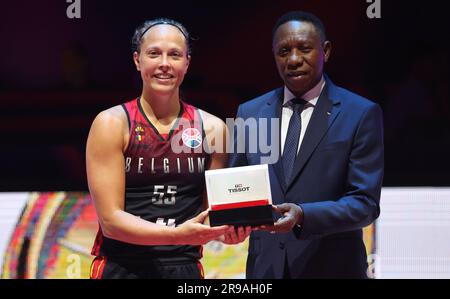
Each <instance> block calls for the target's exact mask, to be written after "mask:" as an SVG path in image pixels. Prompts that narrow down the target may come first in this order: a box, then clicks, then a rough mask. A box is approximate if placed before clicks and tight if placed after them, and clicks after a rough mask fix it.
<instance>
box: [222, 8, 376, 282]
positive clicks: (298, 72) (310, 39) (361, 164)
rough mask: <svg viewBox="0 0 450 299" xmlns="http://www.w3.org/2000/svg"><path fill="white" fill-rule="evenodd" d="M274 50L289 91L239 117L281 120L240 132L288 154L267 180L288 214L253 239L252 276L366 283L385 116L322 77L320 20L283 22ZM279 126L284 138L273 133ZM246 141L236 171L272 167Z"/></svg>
mask: <svg viewBox="0 0 450 299" xmlns="http://www.w3.org/2000/svg"><path fill="white" fill-rule="evenodd" d="M273 53H274V57H275V61H276V65H277V68H278V72H279V74H280V76H281V78H282V79H283V81H284V87H281V88H278V89H275V90H273V91H270V92H268V93H266V94H264V95H262V96H260V97H258V98H256V99H253V100H251V101H249V102H246V103H244V104H242V105H240V106H239V109H238V113H237V118H242V119H244V120H248V119H251V118H255V119H256V120H261V119H275V120H276V121H275V122H270V121H268V122H267V123H268V124H269V128H263V127H262V125H261V124H263V122H258V121H256V122H253V123H254V125H249V126H247V127H246V128H245V130H241V129H239V128H237V127H235V132H234V134H235V135H234V136H235V137H236V136H238V135H240V134H241V135H242V133H243V132H244V131H245V132H246V134H247V136H249V135H250V136H263V135H264V134H267V138H269V140H272V143H274V144H279V148H278V147H276V148H275V149H273V148H272V151H273V150H277V149H278V150H279V154H280V155H279V158H278V159H276V160H275V161H272V164H270V166H269V175H270V182H271V191H272V200H273V204H274V205H275V207H274V210H275V211H276V212H278V213H277V215H281V217H280V218H279V219H278V220H277V221H276V223H275V224H274V226H271V227H267V226H266V227H261V229H260V230H258V231H254V232H252V234H251V236H250V246H249V254H248V259H247V278H366V277H367V274H366V270H367V256H366V251H365V246H364V243H363V239H362V228H363V227H365V226H367V225H369V224H371V223H372V222H373V221H374V220H375V219H376V218H377V217H378V215H379V213H380V208H379V200H380V192H381V185H382V179H383V167H384V153H383V151H384V150H383V124H382V111H381V109H380V107H379V106H378V105H377V104H375V103H373V102H371V101H369V100H367V99H365V98H363V97H361V96H359V95H356V94H354V93H352V92H350V91H348V90H345V89H343V88H340V87H338V86H336V85H334V84H333V83H332V82H331V80H330V79H329V78H328V77H327V76H326V75H324V74H323V66H324V64H325V63H326V62H327V61H328V60H329V57H330V53H331V43H330V41H328V40H327V39H326V35H325V30H324V27H323V24H322V22H321V21H320V20H319V19H318V18H317V17H315V16H314V15H312V14H309V13H306V12H298V11H297V12H290V13H288V14H286V15H284V16H282V17H281V18H280V19H279V20H278V22H277V23H276V25H275V27H274V30H273ZM277 121H278V122H277ZM249 123H250V122H249ZM274 123H275V124H279V127H280V130H279V134H274V133H273V130H271V127H270V126H273V125H274ZM253 134H256V135H253ZM275 135H279V136H275ZM238 139H239V138H235V152H234V153H233V154H232V155H231V158H230V167H236V166H245V165H254V164H260V163H264V162H261V161H262V158H264V157H265V155H264V154H263V153H262V151H260V150H258V151H256V152H252V151H251V150H249V142H248V140H245V144H244V145H238V144H237V143H238V141H237V140H238ZM239 147H241V148H245V150H244V151H238V148H239ZM250 147H251V146H250ZM270 154H271V155H272V156H275V157H276V156H277V155H276V154H275V155H273V153H270ZM266 156H267V155H266Z"/></svg>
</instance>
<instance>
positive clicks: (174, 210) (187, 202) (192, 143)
mask: <svg viewBox="0 0 450 299" xmlns="http://www.w3.org/2000/svg"><path fill="white" fill-rule="evenodd" d="M180 106H181V108H180V113H179V116H178V118H177V120H176V123H175V124H174V126H173V128H172V130H171V131H170V133H169V134H167V135H161V134H159V132H158V131H157V129H156V128H155V127H154V126H153V125H152V123H151V122H150V121H149V119H148V118H147V117H146V115H145V113H144V111H143V109H142V106H141V103H140V99H139V98H138V99H135V100H133V101H130V102H127V103H125V104H123V105H122V107H123V109H124V110H125V112H126V113H127V117H128V121H129V128H130V140H129V144H128V148H127V149H126V151H125V153H124V156H125V173H126V183H125V188H126V190H125V211H126V212H128V213H130V214H133V215H135V216H138V217H141V218H142V219H145V220H147V221H150V222H153V223H156V224H159V225H166V226H177V225H180V224H182V223H183V222H185V221H186V220H188V219H190V218H192V217H194V216H196V215H198V214H199V213H200V212H201V211H202V200H203V191H204V186H205V178H204V171H205V168H206V167H207V166H208V164H209V160H210V155H209V154H208V153H207V151H206V150H205V149H206V148H207V146H206V145H205V143H206V138H205V133H204V130H203V126H202V121H201V116H200V113H199V110H198V109H196V108H195V107H193V106H191V105H189V104H186V103H184V102H180ZM92 254H93V255H96V256H111V257H113V256H116V257H129V258H137V259H140V258H144V259H177V258H181V259H183V258H188V259H200V258H201V246H188V245H185V246H175V245H167V246H146V245H135V244H129V243H125V242H121V241H118V240H113V239H110V238H107V237H105V236H103V234H102V231H101V228H99V231H98V233H97V237H96V240H95V244H94V247H93V249H92Z"/></svg>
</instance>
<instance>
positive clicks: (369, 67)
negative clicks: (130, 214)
mask: <svg viewBox="0 0 450 299" xmlns="http://www.w3.org/2000/svg"><path fill="white" fill-rule="evenodd" d="M442 3H443V2H441V1H392V0H389V1H388V0H381V13H382V14H381V19H369V18H368V17H367V15H366V9H367V6H368V5H369V4H368V3H366V1H365V0H343V1H331V0H330V1H326V0H314V1H312V0H309V1H306V0H305V1H301V0H297V1H277V0H259V1H245V0H241V1H199V0H197V1H187V0H183V1H179V0H172V1H149V0H147V1H134V0H129V1H92V0H90V1H87V0H81V19H69V18H67V16H66V8H67V6H68V5H69V4H68V3H66V1H63V0H60V1H57V0H53V1H50V0H47V1H10V2H8V3H5V4H2V9H1V18H0V24H1V27H0V43H1V47H0V66H1V67H0V103H1V108H0V132H1V145H0V159H1V160H0V165H1V172H0V190H1V191H13V190H23V191H25V190H32V191H33V190H87V183H86V175H85V161H84V160H85V154H84V150H85V143H86V137H87V134H88V131H89V127H90V124H91V122H92V120H93V118H94V117H95V115H96V114H97V113H99V112H100V111H101V110H103V109H106V108H108V107H111V106H113V105H116V104H119V103H122V102H124V101H126V100H129V99H131V98H133V97H135V96H137V95H139V92H140V78H139V74H138V73H137V72H136V71H135V69H134V65H133V63H132V56H131V49H130V39H131V36H132V34H133V32H134V29H135V27H136V26H137V25H139V24H141V23H142V22H143V21H144V20H146V19H152V18H155V17H161V16H165V17H170V18H174V19H177V20H179V21H181V22H182V23H183V24H185V25H186V27H187V28H188V30H189V31H190V33H191V35H192V36H193V37H195V39H196V40H195V41H194V43H193V54H192V56H193V59H192V63H191V66H190V70H189V72H188V75H187V77H186V79H185V82H184V83H183V86H182V90H183V95H184V97H185V99H186V100H187V101H188V102H190V103H193V104H194V105H197V106H198V107H200V108H202V109H204V110H207V111H209V112H212V113H214V114H216V115H217V116H219V117H221V118H223V119H225V118H226V117H233V116H234V115H235V112H236V108H237V105H238V104H240V103H242V102H244V101H246V100H249V99H251V98H253V97H256V96H258V95H260V94H262V93H264V92H267V91H269V90H271V89H273V88H275V87H278V86H281V80H280V79H279V77H278V74H277V71H276V69H275V64H274V61H273V57H272V52H271V30H272V26H273V24H274V23H275V21H276V19H277V18H278V17H279V16H281V15H282V14H283V13H285V12H287V11H289V10H297V9H303V10H309V11H311V12H313V13H315V14H316V15H318V16H319V17H320V18H321V19H322V20H323V22H324V24H325V26H326V28H327V33H328V37H329V39H330V40H331V41H332V42H333V52H332V56H331V61H330V62H329V63H328V65H327V67H326V72H327V73H328V74H329V75H330V77H331V79H332V80H333V81H334V82H335V83H336V84H338V85H341V86H343V87H346V88H348V89H350V90H353V91H355V92H357V93H360V94H361V95H363V96H365V97H368V98H370V99H372V100H373V101H375V102H377V103H379V104H380V105H381V106H382V108H383V111H384V117H385V144H386V175H385V180H384V182H385V183H384V185H385V186H449V185H450V173H449V171H448V166H449V165H450V163H449V162H450V159H449V152H450V151H449V149H450V137H449V136H450V100H449V52H448V50H449V43H448V41H449V34H448V31H449V30H448V28H449V24H448V21H447V19H448V17H447V15H448V12H447V10H446V9H445V6H444V4H442Z"/></svg>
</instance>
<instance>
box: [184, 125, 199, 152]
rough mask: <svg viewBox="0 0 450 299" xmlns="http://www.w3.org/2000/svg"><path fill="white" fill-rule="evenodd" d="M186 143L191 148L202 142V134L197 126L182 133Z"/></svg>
mask: <svg viewBox="0 0 450 299" xmlns="http://www.w3.org/2000/svg"><path fill="white" fill-rule="evenodd" d="M181 139H183V143H184V145H186V146H187V147H190V148H197V147H199V146H200V145H201V144H202V134H201V133H200V132H199V131H198V130H197V129H196V128H189V129H186V130H184V131H183V134H182V135H181Z"/></svg>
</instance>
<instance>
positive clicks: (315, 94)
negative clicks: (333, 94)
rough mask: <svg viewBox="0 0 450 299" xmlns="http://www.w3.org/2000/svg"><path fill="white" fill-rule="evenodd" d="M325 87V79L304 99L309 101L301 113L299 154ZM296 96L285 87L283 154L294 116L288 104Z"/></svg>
mask: <svg viewBox="0 0 450 299" xmlns="http://www.w3.org/2000/svg"><path fill="white" fill-rule="evenodd" d="M324 86H325V79H324V78H323V76H322V78H321V79H320V81H319V83H317V84H316V86H314V87H313V88H312V89H311V90H309V91H308V92H306V93H305V94H304V95H303V96H302V99H303V100H305V101H307V102H308V104H306V105H305V107H304V108H303V111H302V113H301V119H302V130H301V132H300V139H299V141H298V148H297V153H298V151H299V150H300V146H301V145H302V141H303V137H304V136H305V132H306V129H307V128H308V124H309V120H310V119H311V115H312V113H313V111H314V107H315V106H316V104H317V100H318V99H319V96H320V94H321V92H322V90H323V87H324ZM295 97H296V96H295V95H293V94H292V92H291V91H290V90H289V89H288V88H287V87H286V86H285V87H284V100H283V109H282V111H281V153H283V151H284V143H285V141H286V135H287V131H288V127H289V121H290V120H291V116H292V113H293V111H292V106H290V105H289V104H288V102H289V101H290V100H292V99H293V98H295Z"/></svg>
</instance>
